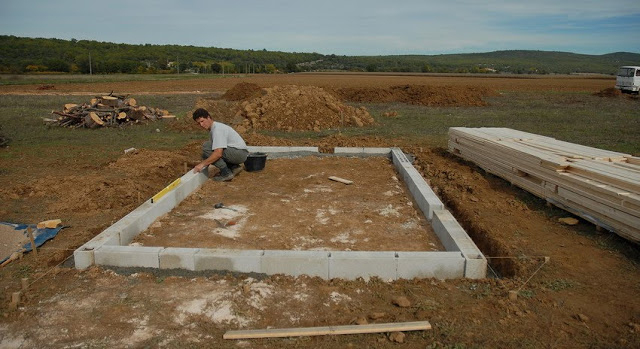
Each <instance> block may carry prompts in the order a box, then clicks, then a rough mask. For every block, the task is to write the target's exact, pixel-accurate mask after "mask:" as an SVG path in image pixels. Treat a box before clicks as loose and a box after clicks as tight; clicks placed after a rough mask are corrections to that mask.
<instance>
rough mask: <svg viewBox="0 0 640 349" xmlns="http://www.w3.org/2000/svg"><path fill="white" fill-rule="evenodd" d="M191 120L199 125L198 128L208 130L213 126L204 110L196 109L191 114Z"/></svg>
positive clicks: (211, 120)
mask: <svg viewBox="0 0 640 349" xmlns="http://www.w3.org/2000/svg"><path fill="white" fill-rule="evenodd" d="M193 120H194V121H195V122H197V123H198V125H200V127H202V128H204V129H206V130H210V129H211V125H213V119H211V115H210V114H209V112H208V111H207V110H206V109H204V108H198V109H196V111H194V112H193Z"/></svg>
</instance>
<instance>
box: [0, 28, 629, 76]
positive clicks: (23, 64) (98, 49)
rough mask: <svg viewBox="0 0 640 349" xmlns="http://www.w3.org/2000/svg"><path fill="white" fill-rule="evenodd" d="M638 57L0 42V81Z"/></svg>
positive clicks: (548, 65)
mask: <svg viewBox="0 0 640 349" xmlns="http://www.w3.org/2000/svg"><path fill="white" fill-rule="evenodd" d="M639 64H640V54H638V53H627V52H618V53H610V54H605V55H584V54H575V53H569V52H551V51H528V50H513V51H495V52H488V53H471V54H449V55H398V56H339V55H322V54H319V53H298V52H280V51H267V50H235V49H230V48H215V47H196V46H180V45H151V44H144V45H130V44H116V43H110V42H99V41H92V40H75V39H71V40H61V39H44V38H23V37H16V36H10V35H0V73H18V74H19V73H38V72H40V73H43V72H58V73H80V74H89V73H92V74H113V73H133V74H136V73H138V74H144V73H154V74H157V73H167V74H176V73H199V74H223V73H226V74H237V73H256V74H273V73H289V72H300V71H327V70H340V71H362V72H424V73H429V72H434V73H487V74H492V73H515V74H551V73H558V74H570V73H602V74H614V73H615V72H616V70H617V68H618V67H619V66H621V65H639Z"/></svg>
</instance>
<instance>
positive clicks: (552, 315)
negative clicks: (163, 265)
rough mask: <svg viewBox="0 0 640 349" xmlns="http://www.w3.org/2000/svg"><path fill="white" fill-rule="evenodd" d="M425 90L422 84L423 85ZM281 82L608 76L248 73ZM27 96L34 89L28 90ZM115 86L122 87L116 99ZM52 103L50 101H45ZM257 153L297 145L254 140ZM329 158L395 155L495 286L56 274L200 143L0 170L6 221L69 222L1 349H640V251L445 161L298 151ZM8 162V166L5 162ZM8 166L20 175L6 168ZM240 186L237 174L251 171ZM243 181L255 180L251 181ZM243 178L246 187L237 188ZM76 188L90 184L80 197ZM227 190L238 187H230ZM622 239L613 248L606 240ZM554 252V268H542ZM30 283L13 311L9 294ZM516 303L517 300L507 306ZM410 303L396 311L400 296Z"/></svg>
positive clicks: (592, 88)
mask: <svg viewBox="0 0 640 349" xmlns="http://www.w3.org/2000/svg"><path fill="white" fill-rule="evenodd" d="M423 79H424V80H423ZM240 81H243V80H242V79H231V78H229V79H215V80H213V79H212V80H196V81H185V82H179V81H176V82H157V83H155V82H135V83H127V85H126V86H127V89H130V91H131V92H149V93H162V92H168V91H196V90H197V91H219V92H220V91H222V92H223V91H224V90H226V89H227V88H230V87H231V86H233V85H235V83H237V82H240ZM250 81H251V82H253V83H256V84H258V85H260V86H261V87H267V86H272V85H276V84H295V85H313V86H321V87H323V88H329V87H332V88H336V89H337V88H347V87H358V86H360V87H363V86H369V87H383V88H388V87H390V86H396V85H402V84H421V83H422V84H424V83H425V82H424V81H428V82H430V83H433V84H435V85H438V84H441V85H443V86H445V85H446V86H470V85H473V86H475V85H476V84H477V85H478V86H489V87H491V88H493V89H495V90H503V89H513V90H534V91H535V90H541V91H542V90H544V91H549V90H552V91H569V92H571V91H588V92H591V93H594V92H597V91H600V90H602V89H604V88H606V87H608V86H610V83H611V81H610V80H601V79H573V78H569V79H567V78H552V77H549V78H543V79H497V78H491V79H483V78H477V79H471V80H470V79H460V78H437V77H389V76H369V77H366V76H362V75H355V76H332V75H292V76H273V77H271V76H268V77H251V79H250ZM111 89H113V87H110V85H109V84H104V85H103V84H93V85H92V84H84V85H80V84H69V85H60V86H56V90H55V93H87V94H90V93H91V91H108V90H111ZM32 90H33V91H32ZM118 90H121V87H120V88H118ZM0 91H1V92H0V93H38V91H36V90H35V86H2V87H1V88H0ZM51 92H52V91H50V90H48V91H40V93H51ZM247 141H248V143H250V144H255V145H290V144H292V143H293V141H291V140H285V139H279V138H272V137H266V136H261V135H259V134H249V135H247ZM295 143H296V145H314V146H320V147H321V148H322V149H329V148H331V147H334V146H400V147H402V149H403V150H404V151H405V152H407V153H411V154H413V155H415V156H416V168H418V170H419V171H420V172H421V173H422V175H423V176H424V177H425V179H426V180H427V181H429V183H430V185H431V186H432V187H433V188H434V190H435V191H436V193H437V194H438V195H439V196H440V197H441V199H442V200H443V201H444V202H445V204H446V205H447V206H448V208H449V209H450V210H451V211H452V213H453V214H454V215H455V216H456V218H457V219H458V220H459V221H460V222H461V224H462V225H463V226H464V227H465V229H466V230H467V232H468V233H469V234H470V235H471V236H472V238H473V239H474V241H475V242H476V244H477V245H478V246H479V247H480V248H481V249H482V251H483V252H484V253H485V255H486V256H487V257H488V258H489V260H490V262H491V268H492V270H495V271H496V273H497V274H499V276H500V277H498V278H496V277H493V278H487V279H484V280H449V281H439V280H432V279H419V280H418V279H416V280H400V281H395V282H388V281H387V280H379V279H371V280H356V281H344V280H338V279H336V280H329V281H324V280H320V279H318V278H308V277H299V278H293V277H288V276H271V277H265V276H262V275H228V274H224V273H221V274H211V275H201V274H189V273H178V274H176V275H168V274H161V273H156V274H153V273H151V272H150V271H146V270H117V273H116V272H114V271H112V270H107V269H102V268H90V269H88V270H86V271H77V270H75V269H73V268H70V267H67V265H66V264H61V263H62V262H63V261H65V259H67V257H69V256H70V255H71V253H72V251H73V249H75V248H76V247H78V246H79V245H81V244H82V243H83V242H85V241H87V240H88V239H90V238H91V237H93V236H95V235H96V234H98V233H99V232H100V231H102V230H103V229H105V228H106V227H108V226H109V225H110V224H112V223H113V222H115V221H117V220H118V219H120V218H121V217H123V216H124V215H125V214H126V213H127V212H129V211H131V210H132V209H133V208H135V207H136V206H137V205H139V204H140V203H141V200H143V199H144V198H148V197H150V196H151V195H153V194H154V193H156V192H157V191H158V190H160V189H162V188H163V187H164V186H165V185H166V184H167V183H168V182H170V181H171V180H172V179H174V178H176V177H178V176H179V175H180V174H181V173H183V164H184V162H187V161H190V160H193V159H197V158H198V152H199V147H200V144H199V143H194V144H191V145H189V146H188V147H186V148H185V149H183V150H180V151H175V152H168V151H149V150H141V151H139V152H138V153H135V154H133V153H130V154H127V155H123V156H122V157H120V158H119V159H117V160H115V161H114V162H112V163H111V164H110V165H108V166H106V167H98V166H94V165H91V164H90V162H88V161H87V162H77V163H75V162H74V163H65V162H63V161H60V162H59V163H58V164H54V165H52V166H51V167H52V170H51V171H46V172H43V171H37V170H38V169H39V167H38V164H37V163H33V164H22V166H31V167H32V168H33V169H34V170H33V175H27V176H21V177H10V176H7V175H5V174H3V177H2V182H3V187H2V188H1V189H0V194H1V196H0V197H2V201H1V202H0V217H8V216H10V217H12V218H14V219H20V220H22V221H25V222H37V221H38V218H39V217H42V215H43V214H47V215H55V216H56V217H63V218H64V224H65V225H68V226H69V227H67V228H65V229H63V230H62V231H61V232H60V233H59V235H58V236H57V237H56V238H55V239H54V240H52V241H50V242H47V244H45V245H44V247H43V248H42V249H41V251H40V253H39V255H38V257H37V258H36V257H35V256H34V255H33V254H27V255H25V256H24V258H23V259H22V260H20V261H16V262H13V263H11V264H9V265H8V266H6V267H4V268H2V269H0V285H1V286H2V289H3V291H4V292H2V294H0V303H1V304H2V305H1V308H0V310H1V312H2V316H0V347H3V348H36V347H37V348H84V347H92V348H94V347H95V348H103V347H105V348H106V347H130V348H144V347H168V348H174V347H196V348H211V347H220V348H267V347H285V348H299V347H306V348H336V347H353V348H359V347H372V348H391V347H406V348H485V347H490V348H514V347H518V348H638V347H640V302H639V301H638V294H640V283H639V282H638V281H639V280H640V270H639V268H638V262H637V261H638V249H637V247H636V246H633V245H629V244H625V243H624V242H619V241H618V240H619V239H618V238H617V237H616V236H615V235H613V234H610V233H607V232H598V231H596V230H595V228H594V227H593V226H592V225H590V224H587V223H584V222H581V223H580V224H578V225H577V226H565V225H562V224H560V223H558V221H557V218H558V216H563V215H564V214H563V213H562V212H559V211H558V210H554V209H550V208H547V207H545V205H544V203H542V202H539V201H538V200H537V199H535V198H534V197H533V196H531V195H530V194H527V193H525V192H523V191H522V190H520V189H518V188H515V187H512V186H510V185H509V184H508V183H506V182H505V181H503V180H501V179H499V178H496V177H494V176H491V175H488V174H486V173H484V172H483V171H482V170H480V169H478V168H477V167H475V166H474V165H473V164H470V163H467V162H464V161H461V160H459V159H457V158H455V157H454V156H452V155H450V154H448V153H447V152H446V151H445V150H443V149H432V148H428V147H425V146H424V145H422V144H417V143H411V144H410V143H407V142H405V141H403V140H391V139H382V138H379V137H344V136H330V137H326V138H321V139H314V140H304V141H297V142H295ZM3 161H4V159H3ZM7 161H9V160H7ZM9 165H11V164H9ZM241 176H242V175H241ZM245 178H248V176H247V177H245ZM240 179H241V177H239V178H238V180H240ZM78 183H82V184H81V185H79V184H78ZM232 183H233V182H232ZM613 242H616V243H615V246H617V247H615V248H614V247H613V246H614V245H613V244H612V243H613ZM544 256H548V257H550V261H549V262H548V263H546V264H545V263H544V258H543V257H544ZM25 276H29V283H30V285H29V288H28V290H27V292H26V294H25V297H23V299H22V300H21V302H20V304H19V308H18V310H17V311H10V310H9V309H8V304H9V301H10V299H11V293H12V292H16V291H18V290H20V279H21V278H22V277H25ZM509 291H517V292H518V295H519V296H518V298H517V299H516V300H509V298H508V293H509ZM399 296H404V297H406V298H407V299H408V300H409V302H410V304H409V305H408V306H404V307H400V306H398V305H396V304H394V298H395V297H399ZM418 320H428V321H430V322H431V324H432V326H433V329H432V330H429V331H421V332H406V333H405V334H406V337H405V338H404V343H396V342H392V341H391V340H390V338H389V336H388V334H367V335H347V336H321V337H300V338H290V339H259V340H245V341H230V340H223V339H222V334H223V333H224V332H225V331H227V330H232V329H259V328H267V327H273V328H282V327H307V326H330V325H346V324H351V323H356V322H358V323H363V322H369V323H381V322H400V321H418Z"/></svg>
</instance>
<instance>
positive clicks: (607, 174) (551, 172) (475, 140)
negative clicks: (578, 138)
mask: <svg viewBox="0 0 640 349" xmlns="http://www.w3.org/2000/svg"><path fill="white" fill-rule="evenodd" d="M449 150H450V151H451V152H452V153H454V154H457V155H459V156H461V157H463V158H465V159H467V160H470V161H473V162H475V163H476V164H477V165H478V166H480V167H482V168H483V169H485V170H486V171H487V172H490V173H493V174H495V175H497V176H500V177H502V178H504V179H506V180H508V181H510V182H511V183H513V184H515V185H517V186H519V187H521V188H523V189H525V190H527V191H529V192H531V193H533V194H535V195H537V196H539V197H541V198H544V199H546V200H547V201H548V202H550V203H552V204H554V205H556V206H558V207H560V208H562V209H565V210H567V211H569V212H571V213H573V214H575V215H577V216H580V217H582V218H584V219H585V220H587V221H590V222H592V223H594V224H596V225H597V226H599V227H603V228H605V229H607V230H609V231H612V232H615V233H616V234H618V235H620V236H622V237H624V238H626V239H628V240H631V241H633V242H636V243H640V157H634V156H631V155H629V154H623V153H617V152H612V151H607V150H601V149H596V148H591V147H586V146H582V145H578V144H573V143H568V142H563V141H558V140H556V139H554V138H550V137H544V136H540V135H536V134H532V133H527V132H521V131H517V130H512V129H508V128H484V127H483V128H466V127H452V128H450V129H449Z"/></svg>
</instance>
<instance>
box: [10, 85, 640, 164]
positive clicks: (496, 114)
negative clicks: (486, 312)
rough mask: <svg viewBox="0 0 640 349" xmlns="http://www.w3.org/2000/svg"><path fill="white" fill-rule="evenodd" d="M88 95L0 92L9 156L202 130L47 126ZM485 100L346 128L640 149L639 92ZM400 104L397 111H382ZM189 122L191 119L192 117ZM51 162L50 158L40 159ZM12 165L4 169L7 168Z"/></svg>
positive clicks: (69, 152) (91, 154)
mask: <svg viewBox="0 0 640 349" xmlns="http://www.w3.org/2000/svg"><path fill="white" fill-rule="evenodd" d="M89 98H90V97H89V96H64V95H62V96H52V95H40V96H36V95H31V96H10V95H2V96H0V126H2V132H3V133H4V134H5V135H6V136H8V137H9V138H11V141H12V143H11V147H10V148H9V149H8V151H5V152H3V153H2V154H0V156H1V157H3V158H5V159H6V158H18V157H26V158H34V159H35V158H39V157H41V156H42V155H44V154H48V153H51V152H60V155H61V156H62V157H63V158H69V159H76V160H75V161H80V160H78V159H77V154H78V153H80V154H83V157H85V158H86V159H87V161H89V159H91V160H90V161H92V162H94V163H104V162H108V161H110V160H111V159H113V158H114V157H115V156H117V155H119V154H121V152H122V150H123V149H127V148H130V147H136V148H148V149H176V148H180V147H183V146H184V145H185V144H186V143H188V142H190V141H193V140H196V139H201V138H203V137H204V135H203V133H202V132H200V131H176V130H173V129H172V128H170V127H167V126H168V123H169V122H155V123H147V124H142V125H129V126H126V127H122V128H107V129H100V130H84V129H66V128H57V127H47V126H46V125H44V123H43V122H42V118H43V117H50V116H51V115H50V112H51V111H52V110H60V109H61V108H62V105H63V104H65V103H83V102H86V101H87V100H88V99H89ZM136 98H137V99H138V101H139V104H141V105H147V106H152V107H160V108H164V109H168V110H170V111H171V113H173V114H175V115H178V116H179V117H188V115H187V114H188V112H189V111H190V110H191V109H192V108H193V106H194V105H195V101H196V99H197V98H199V95H193V94H181V95H143V96H136ZM488 102H489V106H487V107H464V108H461V107H450V108H434V107H423V106H411V105H405V104H389V103H385V104H366V105H365V106H366V107H367V108H368V110H369V111H370V113H371V114H372V115H373V116H374V118H375V119H376V125H375V126H371V127H363V128H348V129H342V130H340V132H342V133H343V134H345V135H348V136H355V135H358V136H359V135H364V136H378V137H382V138H392V139H403V140H406V141H408V142H412V143H420V144H425V145H430V146H437V147H446V139H447V130H448V128H449V127H454V126H465V127H509V128H514V129H518V130H522V131H527V132H532V133H537V134H541V135H546V136H550V137H554V138H557V139H560V140H564V141H568V142H573V143H578V144H583V145H587V146H592V147H596V148H602V149H608V150H613V151H619V152H624V153H631V154H635V155H638V154H640V141H639V134H640V108H638V100H633V99H628V98H602V97H596V96H592V95H590V94H586V93H554V92H546V93H527V92H511V93H508V94H503V95H501V96H499V97H491V98H489V99H488ZM387 111H397V112H398V115H399V117H396V118H389V117H385V116H383V113H384V112H387ZM187 122H188V121H187ZM337 132H338V130H326V131H323V132H319V133H315V132H274V131H271V132H266V131H265V132H264V133H265V134H267V135H271V136H277V137H282V138H287V139H291V140H296V139H315V138H319V137H324V136H327V135H330V134H335V133H337ZM40 161H43V162H45V163H46V161H47V160H46V158H44V159H41V160H40ZM5 170H6V169H5Z"/></svg>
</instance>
